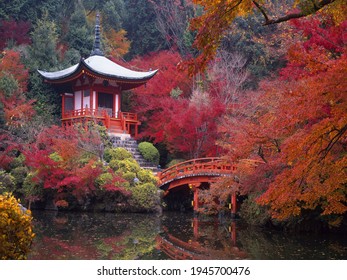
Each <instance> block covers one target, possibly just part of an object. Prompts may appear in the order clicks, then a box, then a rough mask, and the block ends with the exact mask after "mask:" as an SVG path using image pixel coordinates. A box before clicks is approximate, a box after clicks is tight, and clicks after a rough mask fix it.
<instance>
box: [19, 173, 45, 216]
mask: <svg viewBox="0 0 347 280" xmlns="http://www.w3.org/2000/svg"><path fill="white" fill-rule="evenodd" d="M36 175H37V172H35V173H28V175H27V176H26V178H25V179H24V182H23V187H22V189H21V192H22V193H23V194H24V196H25V199H26V200H27V201H28V202H29V206H28V208H29V209H30V206H31V203H32V202H33V201H36V200H38V199H39V198H41V197H42V196H43V191H44V190H43V187H42V185H41V184H40V183H37V182H36V181H35V177H36Z"/></svg>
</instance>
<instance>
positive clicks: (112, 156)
mask: <svg viewBox="0 0 347 280" xmlns="http://www.w3.org/2000/svg"><path fill="white" fill-rule="evenodd" d="M131 158H133V156H132V154H131V153H130V152H129V151H127V150H126V149H124V148H120V147H117V148H106V149H105V151H104V160H105V161H106V162H111V161H112V160H123V159H131Z"/></svg>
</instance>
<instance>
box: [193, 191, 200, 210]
mask: <svg viewBox="0 0 347 280" xmlns="http://www.w3.org/2000/svg"><path fill="white" fill-rule="evenodd" d="M193 206H194V211H197V210H198V208H199V189H198V188H197V187H195V186H194V200H193Z"/></svg>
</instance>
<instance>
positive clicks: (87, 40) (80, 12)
mask: <svg viewBox="0 0 347 280" xmlns="http://www.w3.org/2000/svg"><path fill="white" fill-rule="evenodd" d="M93 31H94V30H93V28H92V26H91V25H88V23H87V18H86V11H85V10H84V8H83V6H81V5H79V4H78V3H77V4H76V8H75V12H74V13H73V14H72V15H71V18H70V25H69V30H68V33H67V36H66V41H67V42H68V44H69V46H70V48H73V49H75V50H77V51H79V53H80V55H81V56H82V57H88V56H89V55H90V51H91V50H92V48H93V41H94V36H93Z"/></svg>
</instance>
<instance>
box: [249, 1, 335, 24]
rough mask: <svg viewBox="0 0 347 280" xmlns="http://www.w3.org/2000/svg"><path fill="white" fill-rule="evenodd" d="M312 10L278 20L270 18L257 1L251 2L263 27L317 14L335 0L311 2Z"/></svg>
mask: <svg viewBox="0 0 347 280" xmlns="http://www.w3.org/2000/svg"><path fill="white" fill-rule="evenodd" d="M312 2H313V3H312V10H309V11H300V12H297V13H290V14H287V15H285V16H282V17H279V18H274V19H272V18H270V17H269V16H268V15H267V13H266V11H265V9H264V8H263V7H262V6H261V5H260V4H259V3H258V2H257V1H253V4H254V5H255V6H256V7H257V9H258V10H259V11H260V13H261V14H262V15H263V17H264V19H265V22H264V24H263V25H270V24H276V23H281V22H285V21H288V20H291V19H295V18H301V17H305V16H308V15H310V14H314V13H316V12H318V11H319V10H320V9H322V8H323V7H325V6H327V5H329V4H332V3H333V2H335V0H321V1H318V2H316V1H312Z"/></svg>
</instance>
